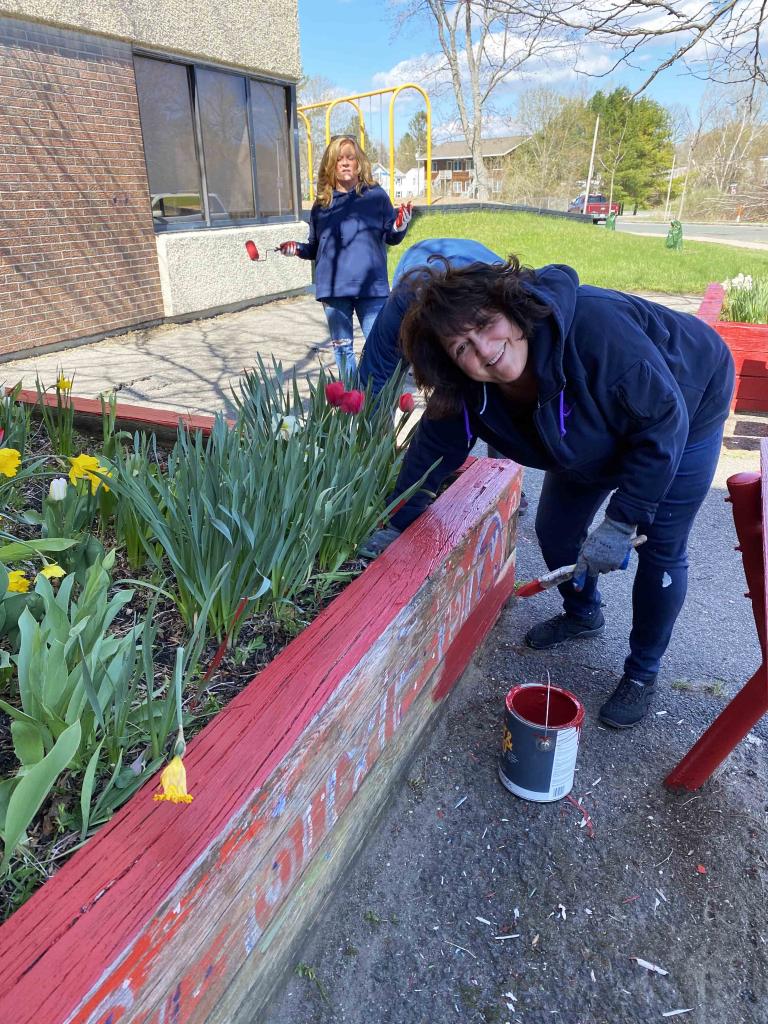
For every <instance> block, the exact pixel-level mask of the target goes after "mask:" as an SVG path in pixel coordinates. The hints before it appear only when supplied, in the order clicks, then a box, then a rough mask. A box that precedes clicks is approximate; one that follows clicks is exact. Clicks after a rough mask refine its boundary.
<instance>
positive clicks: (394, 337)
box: [358, 238, 504, 395]
mask: <svg viewBox="0 0 768 1024" xmlns="http://www.w3.org/2000/svg"><path fill="white" fill-rule="evenodd" d="M435 255H437V256H442V257H444V258H445V259H447V260H448V262H449V263H450V264H451V266H452V267H466V266H468V265H469V264H470V263H503V262H504V261H503V260H502V258H501V256H498V255H497V254H496V253H495V252H492V251H491V250H490V249H486V247H485V246H484V245H481V244H480V243H479V242H473V241H471V239H468V238H427V239H424V241H422V242H416V243H415V245H412V246H411V247H410V249H408V251H407V252H405V253H404V254H403V257H402V259H401V260H400V262H399V263H398V264H397V267H396V269H395V273H394V275H393V277H392V294H391V295H390V296H389V298H388V299H387V301H386V303H385V305H384V307H383V308H382V309H381V311H380V313H379V315H378V316H377V317H376V320H375V322H374V325H373V327H372V328H371V330H370V333H369V334H368V338H367V339H366V342H365V348H364V349H363V355H362V358H361V360H360V366H359V368H358V374H359V376H360V381H361V383H362V386H363V387H366V386H367V384H368V381H369V380H370V381H371V393H372V394H374V395H378V393H379V392H380V391H381V389H382V388H383V387H384V385H385V384H386V383H387V381H388V380H389V378H390V377H392V376H393V374H395V373H397V370H398V367H399V365H400V362H401V360H402V353H401V352H400V324H401V323H402V322H403V317H404V316H405V314H406V311H407V309H408V306H409V305H410V302H411V290H410V289H409V288H408V286H407V285H405V284H401V283H400V282H401V280H402V278H403V277H404V275H405V274H407V273H408V272H409V271H411V270H416V269H418V268H420V267H427V266H429V259H430V257H431V256H435Z"/></svg>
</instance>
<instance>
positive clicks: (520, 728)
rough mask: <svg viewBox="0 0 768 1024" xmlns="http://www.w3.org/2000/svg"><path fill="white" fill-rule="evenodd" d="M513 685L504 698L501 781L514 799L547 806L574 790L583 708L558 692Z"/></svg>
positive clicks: (531, 686) (556, 689) (500, 760)
mask: <svg viewBox="0 0 768 1024" xmlns="http://www.w3.org/2000/svg"><path fill="white" fill-rule="evenodd" d="M546 702H547V687H545V686H540V685H539V684H536V683H534V684H529V685H528V686H516V687H513V688H512V690H510V691H509V693H508V694H507V701H506V709H505V715H504V732H503V737H502V750H501V756H500V758H499V778H500V780H501V782H502V784H503V785H504V786H505V787H506V788H507V789H508V790H509V791H510V792H512V793H514V794H515V795H516V796H519V797H522V798H523V799H525V800H534V801H540V802H547V801H551V800H560V799H562V798H563V797H564V796H566V795H567V794H568V793H570V791H571V789H572V788H573V776H574V771H575V769H576V755H577V752H578V746H579V734H580V732H581V725H582V722H583V718H584V708H583V707H582V705H581V703H580V702H579V700H578V698H577V697H575V696H574V695H573V694H572V693H569V692H568V691H567V690H563V689H561V688H559V687H550V688H549V703H550V706H549V710H547V703H546Z"/></svg>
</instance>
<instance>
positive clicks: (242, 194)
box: [197, 68, 255, 221]
mask: <svg viewBox="0 0 768 1024" xmlns="http://www.w3.org/2000/svg"><path fill="white" fill-rule="evenodd" d="M197 97H198V103H199V104H200V127H201V130H202V135H203V153H204V154H205V178H206V183H207V187H208V207H209V212H210V214H211V220H213V221H215V220H221V218H222V217H227V216H229V217H230V218H232V219H233V220H238V219H243V218H245V217H253V216H254V214H255V208H254V205H253V178H252V176H251V145H250V140H249V138H248V114H247V106H246V91H245V79H244V78H243V77H242V76H240V75H228V74H225V73H224V72H223V71H209V70H207V69H204V68H198V69H197Z"/></svg>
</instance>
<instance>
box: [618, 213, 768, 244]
mask: <svg viewBox="0 0 768 1024" xmlns="http://www.w3.org/2000/svg"><path fill="white" fill-rule="evenodd" d="M616 230H617V231H628V232H631V233H632V234H636V235H662V236H664V235H666V233H667V231H669V223H668V222H667V221H663V222H660V223H659V222H656V221H648V220H645V219H638V218H635V217H632V216H624V217H617V218H616ZM683 235H684V237H685V238H691V239H696V240H700V241H709V242H722V243H726V244H728V245H749V246H753V247H754V248H756V249H768V225H766V224H703V223H697V222H694V221H687V220H683Z"/></svg>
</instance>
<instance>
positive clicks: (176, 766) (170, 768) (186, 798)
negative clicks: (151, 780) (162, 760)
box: [154, 754, 194, 804]
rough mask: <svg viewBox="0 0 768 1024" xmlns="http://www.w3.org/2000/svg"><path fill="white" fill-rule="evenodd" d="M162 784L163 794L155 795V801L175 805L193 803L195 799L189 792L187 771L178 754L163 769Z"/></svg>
mask: <svg viewBox="0 0 768 1024" xmlns="http://www.w3.org/2000/svg"><path fill="white" fill-rule="evenodd" d="M160 783H161V785H162V787H163V792H162V793H155V797H154V799H155V800H170V802H171V803H173V804H191V803H192V801H193V799H194V797H193V796H192V794H191V793H188V792H187V770H186V768H185V767H184V762H183V761H182V759H181V757H180V756H179V755H178V754H177V755H176V757H174V758H173V760H172V761H171V762H170V763H169V764H167V765H166V766H165V768H164V769H163V772H162V775H161V776H160Z"/></svg>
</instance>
